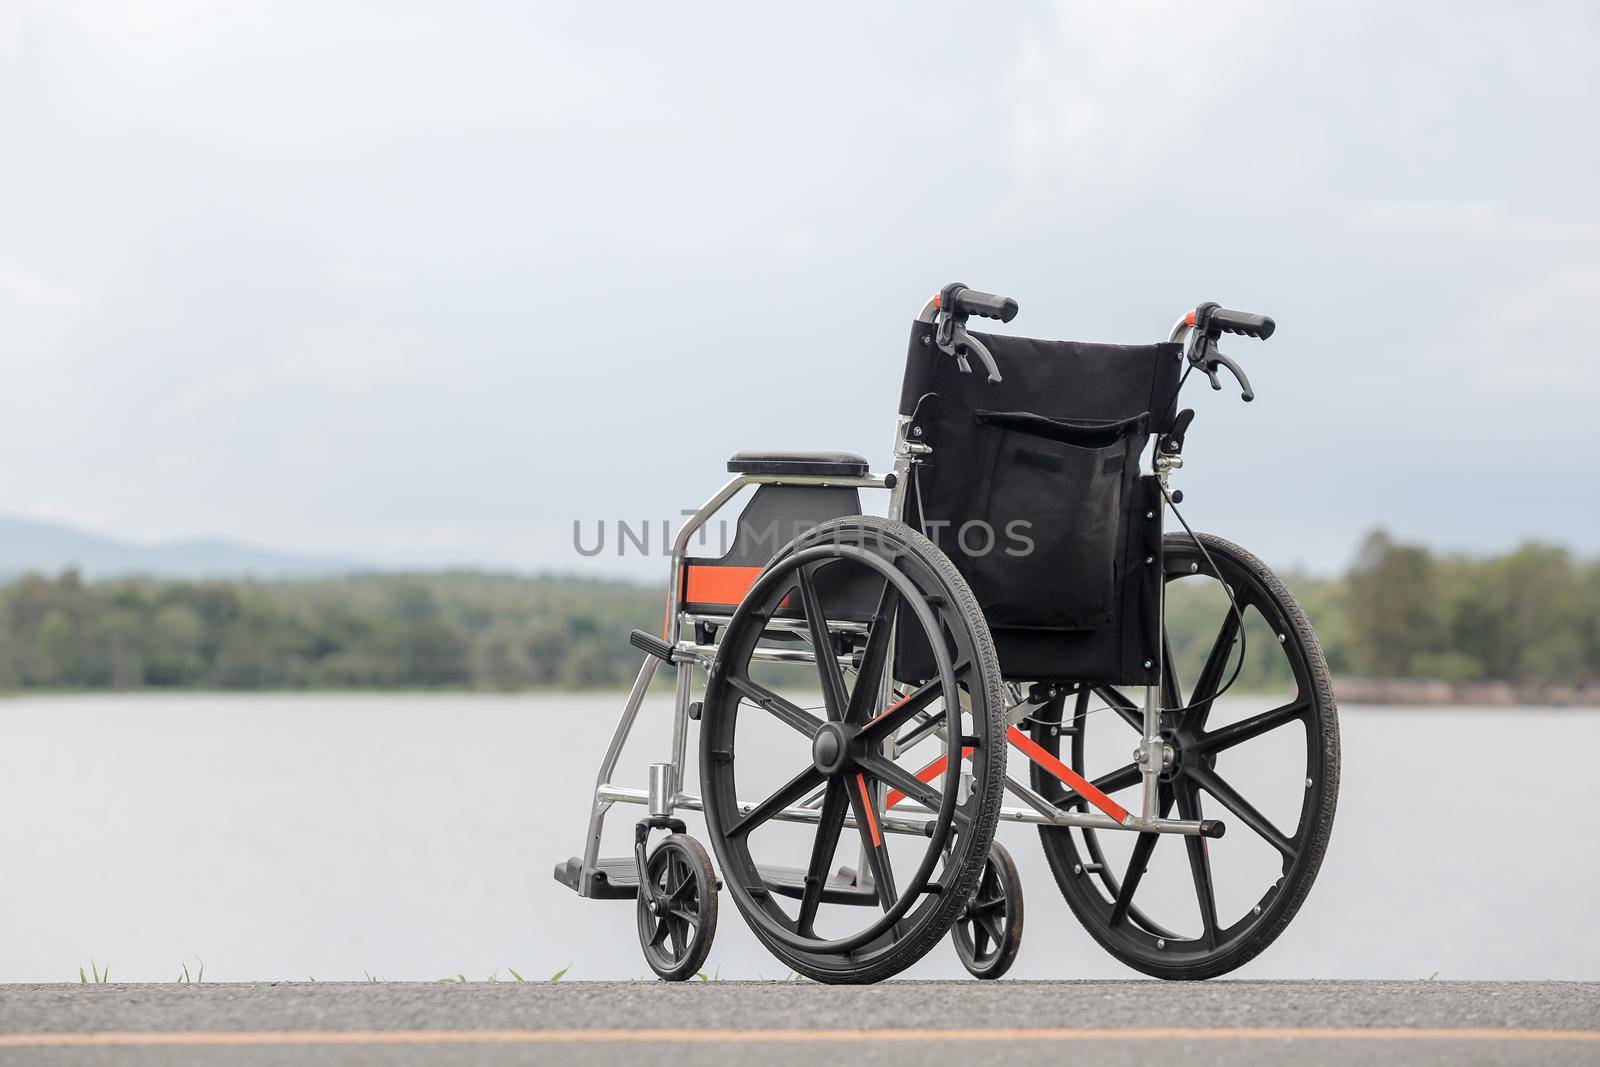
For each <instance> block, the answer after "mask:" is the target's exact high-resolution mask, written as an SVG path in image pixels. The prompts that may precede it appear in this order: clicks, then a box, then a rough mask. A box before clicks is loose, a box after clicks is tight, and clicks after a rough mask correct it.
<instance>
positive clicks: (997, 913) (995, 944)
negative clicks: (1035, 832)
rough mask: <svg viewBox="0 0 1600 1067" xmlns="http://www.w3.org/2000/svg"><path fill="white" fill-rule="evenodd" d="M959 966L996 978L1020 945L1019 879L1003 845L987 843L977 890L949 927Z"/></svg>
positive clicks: (1014, 863) (1008, 966)
mask: <svg viewBox="0 0 1600 1067" xmlns="http://www.w3.org/2000/svg"><path fill="white" fill-rule="evenodd" d="M950 939H951V940H952V941H954V942H955V943H956V955H958V956H960V957H961V965H962V966H963V967H965V968H966V969H967V972H968V973H969V974H971V975H972V976H973V977H974V978H999V977H1000V976H1001V975H1003V974H1005V973H1006V972H1007V971H1009V970H1010V969H1011V964H1012V961H1013V960H1015V959H1016V958H1017V949H1019V948H1021V947H1022V882H1021V880H1020V879H1018V877H1017V864H1016V861H1014V860H1013V859H1012V858H1011V853H1009V852H1007V851H1006V848H1005V846H1004V845H1002V844H1001V843H1000V842H998V841H996V842H995V843H994V844H992V845H990V846H989V858H988V860H987V862H985V863H984V865H983V875H982V877H980V878H979V879H978V888H977V891H976V892H974V893H973V894H972V902H971V903H969V904H968V905H967V908H966V910H965V911H963V912H962V913H961V915H960V917H959V918H957V919H956V924H955V925H954V926H952V927H951V928H950Z"/></svg>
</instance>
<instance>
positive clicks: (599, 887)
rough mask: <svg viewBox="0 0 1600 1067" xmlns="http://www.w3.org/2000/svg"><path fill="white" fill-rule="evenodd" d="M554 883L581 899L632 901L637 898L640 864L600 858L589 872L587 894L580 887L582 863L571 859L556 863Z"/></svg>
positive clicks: (627, 858) (626, 859)
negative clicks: (587, 897) (581, 897)
mask: <svg viewBox="0 0 1600 1067" xmlns="http://www.w3.org/2000/svg"><path fill="white" fill-rule="evenodd" d="M555 874H556V881H558V882H560V883H561V884H562V885H564V886H566V887H567V888H568V889H570V890H572V891H573V892H575V893H578V894H579V895H580V896H584V895H587V896H591V897H597V898H599V899H601V900H632V899H634V898H635V897H637V896H638V895H639V865H638V864H637V863H636V862H634V859H633V857H632V856H618V857H616V858H614V859H603V860H601V861H600V862H598V863H597V864H595V866H594V869H593V870H591V871H589V872H588V881H589V892H588V893H587V894H585V893H584V892H583V890H582V889H581V888H579V887H580V886H582V884H583V881H584V870H583V860H581V859H579V858H578V857H577V856H573V857H572V858H571V859H569V860H567V861H566V862H565V863H558V864H556V872H555Z"/></svg>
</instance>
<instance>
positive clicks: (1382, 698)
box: [0, 677, 1600, 710]
mask: <svg viewBox="0 0 1600 1067" xmlns="http://www.w3.org/2000/svg"><path fill="white" fill-rule="evenodd" d="M627 691H628V688H627V687H626V686H593V687H589V688H584V689H559V688H553V687H551V688H546V687H538V688H532V689H515V690H496V689H469V688H436V689H430V688H422V687H397V688H394V689H382V688H365V689H356V688H350V689H297V688H288V687H285V688H273V687H263V688H259V689H233V688H229V689H204V688H194V689H190V688H170V689H166V688H156V687H143V688H127V689H116V688H81V689H80V688H63V689H43V688H41V689H6V690H0V704H3V703H6V702H8V701H13V700H28V699H37V698H50V697H95V696H124V697H133V698H138V699H148V698H151V697H171V698H176V699H179V700H182V699H187V698H191V697H217V696H231V697H285V696H305V697H322V698H326V697H353V698H357V699H360V698H371V699H378V698H383V697H428V696H439V697H470V696H481V697H499V698H506V697H523V696H526V697H602V696H614V695H618V694H626V693H627ZM651 692H652V694H654V695H661V694H666V695H670V693H671V689H670V688H669V687H665V686H662V687H659V688H658V687H656V686H652V687H651ZM1236 692H1237V694H1238V695H1239V696H1270V695H1272V692H1273V691H1271V690H1250V689H1241V690H1237V691H1236ZM1333 692H1334V697H1335V698H1336V699H1337V700H1338V702H1339V703H1340V704H1341V705H1345V704H1360V705H1370V706H1374V707H1414V708H1428V707H1481V708H1508V707H1538V708H1574V709H1593V710H1600V683H1590V684H1588V685H1582V686H1577V685H1516V684H1513V683H1511V682H1462V683H1451V682H1439V681H1427V680H1422V679H1412V678H1348V677H1335V678H1334V680H1333Z"/></svg>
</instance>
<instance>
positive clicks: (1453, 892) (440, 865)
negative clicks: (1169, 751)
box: [0, 693, 1600, 981]
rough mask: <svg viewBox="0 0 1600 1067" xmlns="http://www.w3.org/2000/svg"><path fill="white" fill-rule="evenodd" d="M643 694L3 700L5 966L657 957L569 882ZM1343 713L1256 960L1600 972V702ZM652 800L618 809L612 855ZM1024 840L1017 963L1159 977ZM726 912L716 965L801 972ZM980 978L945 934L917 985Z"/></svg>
mask: <svg viewBox="0 0 1600 1067" xmlns="http://www.w3.org/2000/svg"><path fill="white" fill-rule="evenodd" d="M621 702H622V696H621V695H620V694H613V693H608V694H598V695H591V694H584V695H537V696H477V695H448V696H433V695H403V696H396V695H359V696H350V695H313V696H290V695H264V696H219V695H215V694H199V695H185V696H170V695H160V696H154V695H139V696H83V697H76V696H75V697H45V698H22V699H7V700H0V980H3V981H61V980H73V981H75V980H76V979H77V974H78V967H79V966H80V965H84V966H87V964H88V962H89V960H90V958H91V957H93V958H94V959H95V960H96V961H98V962H100V963H101V964H109V966H110V968H111V976H112V978H113V979H120V980H129V981H131V980H168V981H170V980H171V979H172V978H173V977H174V975H176V974H177V973H178V972H179V969H180V966H181V965H182V964H183V963H184V962H185V961H187V963H188V965H189V968H190V970H191V971H193V970H195V969H196V967H197V965H198V963H199V962H200V961H204V964H205V968H206V970H205V975H206V979H207V980H208V981H210V980H229V979H302V980H303V979H305V978H307V977H315V978H317V979H319V980H342V979H357V980H359V979H361V978H362V976H363V972H365V973H368V974H371V975H373V976H376V977H380V978H384V979H435V978H439V977H442V976H446V975H450V976H454V975H457V974H465V975H466V976H467V977H468V978H471V979H479V978H484V977H487V976H488V975H489V974H490V973H491V972H492V971H495V970H496V969H497V968H498V969H499V972H498V973H499V975H500V977H501V978H502V979H503V978H505V977H506V976H507V972H506V970H505V968H506V967H515V968H516V969H517V970H519V971H520V972H521V973H522V974H523V975H524V976H525V977H527V978H530V979H532V978H540V979H543V978H548V977H549V976H550V975H551V974H552V973H553V972H555V971H557V970H559V969H560V968H563V967H566V966H567V965H568V964H571V971H570V972H569V975H568V977H569V978H570V979H579V978H633V977H638V976H641V975H643V974H645V973H647V969H646V967H645V965H644V963H643V960H642V958H641V957H640V955H639V950H638V946H637V944H636V940H635V934H634V929H633V915H632V904H631V903H628V902H617V901H591V900H580V899H579V898H578V897H576V896H575V895H574V894H573V893H572V892H571V891H569V890H568V889H566V888H565V887H563V886H561V885H559V884H557V883H556V882H555V881H553V880H552V878H551V868H552V866H553V864H554V863H555V862H556V861H557V860H561V859H565V858H566V857H567V856H569V855H572V854H575V853H577V852H579V851H580V850H581V839H582V834H583V829H584V818H585V814H586V811H587V805H588V794H589V790H590V788H591V787H592V784H593V776H594V771H595V767H596V764H597V761H598V760H599V757H600V754H601V752H602V751H603V749H604V747H605V742H606V739H607V737H608V736H609V733H610V730H611V729H612V727H613V725H614V723H615V720H616V716H617V712H618V710H619V708H620V706H621ZM669 712H670V697H669V696H668V695H665V694H663V695H660V696H652V698H651V703H650V704H649V705H648V706H647V708H646V710H645V712H644V713H643V715H642V716H641V723H640V727H639V729H638V731H637V732H636V740H635V742H634V744H633V746H632V747H631V749H630V753H629V756H628V758H627V759H625V761H624V768H625V770H627V772H628V773H627V774H626V775H620V774H619V779H625V780H626V781H627V782H629V783H630V784H638V785H639V786H641V787H642V786H643V784H644V772H643V767H644V765H645V764H646V763H648V762H650V760H651V759H652V758H655V759H662V758H665V756H666V741H665V738H666V734H667V729H666V727H667V719H668V717H669ZM1341 721H1342V726H1343V738H1344V785H1343V790H1342V794H1341V798H1340V803H1339V814H1338V820H1337V823H1336V827H1335V831H1334V836H1333V844H1332V847H1331V849H1330V851H1329V854H1328V858H1327V861H1326V863H1325V864H1324V866H1323V869H1322V874H1321V877H1320V879H1319V881H1318V883H1317V885H1316V888H1315V889H1314V891H1313V892H1312V894H1311V897H1310V899H1309V900H1308V901H1307V903H1306V905H1305V907H1304V909H1303V910H1302V911H1301V913H1300V916H1299V917H1298V918H1297V919H1296V920H1295V922H1294V923H1293V924H1292V925H1291V926H1290V927H1289V929H1288V931H1287V932H1286V933H1285V934H1284V935H1283V937H1282V938H1280V939H1279V941H1278V942H1277V943H1276V944H1275V945H1274V946H1273V947H1272V948H1271V949H1269V950H1268V951H1267V952H1266V953H1265V954H1264V955H1263V956H1261V957H1260V958H1258V959H1257V960H1256V961H1255V962H1253V963H1252V964H1250V965H1249V966H1248V967H1246V968H1245V969H1243V970H1241V971H1239V972H1237V973H1238V974H1239V975H1240V976H1246V977H1258V978H1266V977H1327V978H1401V979H1405V978H1427V977H1429V976H1430V975H1433V974H1437V975H1438V976H1439V977H1441V978H1492V979H1514V978H1561V979H1594V978H1600V923H1596V921H1595V919H1594V912H1593V911H1592V910H1591V909H1594V908H1595V907H1596V901H1597V886H1600V804H1597V803H1596V790H1595V786H1594V782H1595V772H1594V770H1593V768H1592V766H1591V763H1592V760H1591V755H1592V754H1593V753H1595V752H1597V751H1600V712H1596V711H1594V710H1545V709H1520V708H1519V709H1493V710H1490V709H1426V710H1408V709H1398V708H1368V707H1359V706H1357V707H1346V708H1344V709H1342V710H1341ZM640 811H641V809H637V808H632V807H619V808H618V809H616V815H614V817H613V819H612V824H611V826H610V832H609V841H610V845H609V847H607V848H606V849H605V851H606V852H607V853H622V852H625V851H626V850H627V848H626V842H627V839H628V832H629V829H630V827H631V822H632V820H633V819H634V818H636V817H637V814H638V813H639V812H640ZM1224 817H1226V816H1224ZM690 824H691V830H692V831H693V832H697V833H699V832H702V831H701V830H700V829H699V824H698V820H697V819H691V820H690ZM1238 832H1240V833H1243V832H1244V831H1243V829H1242V828H1239V830H1238ZM1001 834H1002V838H1003V839H1004V840H1005V841H1006V842H1007V843H1008V844H1009V845H1010V846H1011V849H1012V852H1013V853H1014V854H1015V855H1016V856H1017V858H1018V860H1019V863H1020V866H1021V873H1022V879H1023V884H1024V886H1025V887H1026V890H1027V904H1028V914H1027V924H1026V930H1027V936H1026V938H1025V940H1024V944H1023V948H1022V953H1021V955H1020V957H1019V958H1018V961H1017V964H1016V967H1015V968H1014V969H1013V971H1012V972H1011V973H1012V975H1013V976H1015V977H1026V978H1046V977H1048V978H1079V977H1132V976H1133V972H1131V971H1128V970H1127V969H1125V968H1123V967H1122V966H1121V965H1120V964H1118V963H1116V962H1115V961H1114V960H1112V959H1111V958H1110V957H1109V956H1107V955H1106V954H1105V953H1104V952H1102V951H1101V950H1100V949H1099V948H1098V947H1097V946H1096V945H1095V944H1094V943H1093V942H1092V941H1091V940H1090V939H1089V937H1088V936H1087V935H1086V934H1085V933H1083V931H1082V930H1081V929H1079V927H1078V926H1077V924H1076V922H1075V921H1074V920H1073V919H1072V917H1071V915H1070V914H1069V913H1068V911H1067V909H1066V905H1065V904H1064V902H1063V901H1062V900H1061V898H1060V895H1059V893H1058V892H1057V890H1056V888H1055V886H1054V884H1053V883H1052V882H1051V879H1050V876H1049V872H1048V869H1047V868H1046V866H1045V863H1044V859H1043V855H1042V853H1041V852H1040V850H1039V847H1038V843H1037V838H1036V836H1035V833H1034V831H1033V830H1032V829H1031V828H1027V827H1019V826H1010V827H1002V830H1001ZM1230 836H1231V835H1230ZM1225 843H1226V839H1224V842H1222V843H1219V845H1220V844H1225ZM724 904H725V908H724V911H723V915H722V923H721V928H720V931H719V936H718V940H717V943H716V947H715V948H714V949H713V952H712V956H711V962H710V964H709V966H710V967H711V968H712V969H716V970H720V972H721V974H722V976H723V977H757V976H762V977H766V978H776V977H784V976H785V975H786V973H787V972H786V970H785V968H783V967H782V966H781V965H780V964H778V963H777V962H776V961H775V960H774V959H773V958H772V957H771V956H769V955H767V953H766V952H765V951H764V950H763V949H761V948H760V946H759V945H757V944H756V943H755V941H754V939H753V938H752V937H751V935H750V933H749V932H748V930H747V929H746V928H745V926H744V923H743V921H742V920H741V919H740V917H739V916H738V914H737V912H736V911H735V910H734V908H733V907H732V902H731V901H730V900H728V899H727V898H726V897H724ZM962 973H963V972H962V971H961V970H960V965H959V964H958V962H957V961H956V958H955V954H954V952H953V951H951V950H950V949H948V948H940V949H936V950H935V951H934V952H933V953H931V954H930V955H929V956H928V957H927V958H926V959H925V960H924V961H923V962H922V963H921V964H919V965H918V966H917V967H916V968H915V969H913V970H912V971H910V972H907V976H908V977H929V978H931V977H947V976H958V975H960V974H962Z"/></svg>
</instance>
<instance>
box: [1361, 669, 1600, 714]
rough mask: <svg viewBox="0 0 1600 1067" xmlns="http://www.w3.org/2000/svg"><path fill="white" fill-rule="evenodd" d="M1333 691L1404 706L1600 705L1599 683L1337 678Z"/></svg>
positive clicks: (1364, 700) (1369, 701)
mask: <svg viewBox="0 0 1600 1067" xmlns="http://www.w3.org/2000/svg"><path fill="white" fill-rule="evenodd" d="M1333 693H1334V696H1335V697H1336V698H1337V699H1338V701H1339V703H1341V704H1346V703H1348V704H1379V705H1394V706H1404V707H1438V706H1445V705H1454V706H1467V707H1485V708H1499V707H1541V708H1585V707H1600V684H1596V683H1593V682H1591V683H1589V684H1588V685H1582V686H1579V685H1517V684H1514V683H1512V682H1454V683H1452V682H1437V681H1426V680H1422V679H1413V678H1340V677H1335V678H1334V680H1333Z"/></svg>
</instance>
